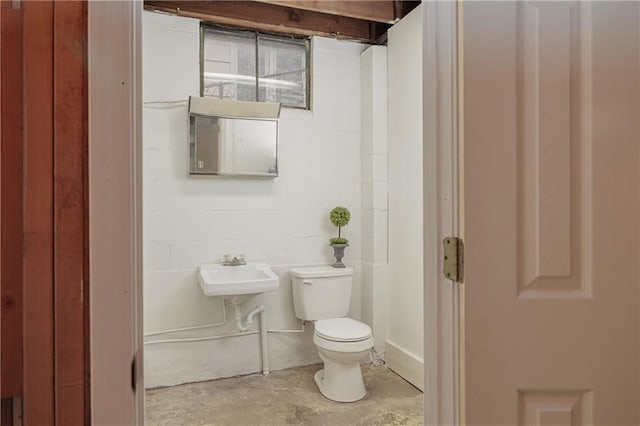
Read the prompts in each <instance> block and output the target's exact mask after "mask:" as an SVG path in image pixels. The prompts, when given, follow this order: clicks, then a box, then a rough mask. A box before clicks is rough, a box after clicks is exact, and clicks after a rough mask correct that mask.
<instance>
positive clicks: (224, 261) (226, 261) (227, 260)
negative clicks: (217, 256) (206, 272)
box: [222, 254, 232, 263]
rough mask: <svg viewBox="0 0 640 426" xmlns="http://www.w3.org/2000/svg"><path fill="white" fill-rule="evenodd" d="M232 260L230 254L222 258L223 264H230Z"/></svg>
mask: <svg viewBox="0 0 640 426" xmlns="http://www.w3.org/2000/svg"><path fill="white" fill-rule="evenodd" d="M231 259H232V258H231V255H230V254H225V255H224V256H222V263H230V262H231Z"/></svg>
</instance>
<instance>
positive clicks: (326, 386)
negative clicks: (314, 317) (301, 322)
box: [313, 318, 373, 402]
mask: <svg viewBox="0 0 640 426" xmlns="http://www.w3.org/2000/svg"><path fill="white" fill-rule="evenodd" d="M315 327H316V328H315V332H314V335H313V343H315V345H316V347H317V348H318V352H319V353H320V359H322V361H323V362H324V368H323V369H322V370H320V371H318V372H317V373H316V374H315V376H314V380H315V382H316V385H318V389H319V390H320V393H322V394H323V395H324V396H325V397H327V398H329V399H331V400H333V401H338V402H354V401H358V400H360V399H362V398H363V397H364V396H365V395H366V390H365V387H364V381H363V380H362V371H361V370H360V360H362V359H363V358H364V357H365V356H366V355H367V354H368V353H369V350H370V349H371V348H372V347H373V336H372V335H371V329H370V328H369V326H368V325H366V324H363V323H361V322H360V321H356V320H354V319H351V318H336V319H329V320H320V321H317V322H316V324H315Z"/></svg>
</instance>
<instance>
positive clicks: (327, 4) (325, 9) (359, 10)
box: [256, 0, 398, 24]
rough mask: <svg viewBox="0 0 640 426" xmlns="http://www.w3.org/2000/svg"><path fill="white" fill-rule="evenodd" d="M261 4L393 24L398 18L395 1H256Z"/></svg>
mask: <svg viewBox="0 0 640 426" xmlns="http://www.w3.org/2000/svg"><path fill="white" fill-rule="evenodd" d="M256 1H258V2H261V3H269V4H275V5H278V6H287V7H292V8H294V9H302V10H310V11H314V12H321V13H327V14H330V15H339V16H349V17H351V18H356V19H363V20H365V21H373V22H382V23H385V24H393V23H394V22H395V19H396V18H397V17H398V16H396V7H395V3H397V2H396V1H394V0H373V1H371V0H357V1H353V0H350V1H334V0H256Z"/></svg>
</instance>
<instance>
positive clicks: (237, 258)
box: [222, 254, 247, 266]
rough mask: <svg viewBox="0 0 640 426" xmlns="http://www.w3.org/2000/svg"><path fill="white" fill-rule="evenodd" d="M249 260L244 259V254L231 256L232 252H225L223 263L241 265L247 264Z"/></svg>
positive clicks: (225, 264)
mask: <svg viewBox="0 0 640 426" xmlns="http://www.w3.org/2000/svg"><path fill="white" fill-rule="evenodd" d="M246 264H247V261H246V260H245V259H244V254H239V255H237V256H233V258H232V257H231V255H230V254H225V255H224V259H223V261H222V265H224V266H240V265H246Z"/></svg>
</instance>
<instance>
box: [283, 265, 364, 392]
mask: <svg viewBox="0 0 640 426" xmlns="http://www.w3.org/2000/svg"><path fill="white" fill-rule="evenodd" d="M352 276H353V269H351V268H350V267H346V268H340V269H338V268H333V267H331V266H316V267H308V268H294V269H292V270H291V279H292V290H293V305H294V309H295V313H296V317H298V318H300V319H301V320H305V321H312V322H313V323H314V335H313V342H314V343H315V345H316V347H317V348H318V352H319V354H320V359H322V361H323V362H324V368H323V369H322V370H320V371H318V372H317V373H316V374H315V376H314V379H315V382H316V384H317V385H318V389H319V390H320V392H321V393H322V394H323V395H324V396H325V397H327V398H328V399H331V400H333V401H339V402H354V401H358V400H360V399H362V398H363V397H364V396H365V395H366V389H365V387H364V381H363V380H362V371H361V370H360V360H361V359H362V358H364V357H365V356H366V355H367V353H368V352H369V350H370V349H371V348H372V347H373V335H372V333H371V328H370V327H369V326H368V325H367V324H364V323H362V322H360V321H357V320H355V319H352V318H349V317H347V316H346V315H347V312H348V311H349V306H350V302H351V287H352Z"/></svg>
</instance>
